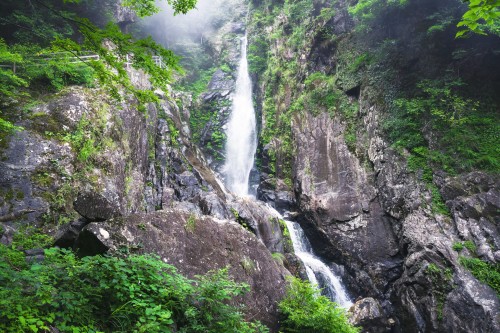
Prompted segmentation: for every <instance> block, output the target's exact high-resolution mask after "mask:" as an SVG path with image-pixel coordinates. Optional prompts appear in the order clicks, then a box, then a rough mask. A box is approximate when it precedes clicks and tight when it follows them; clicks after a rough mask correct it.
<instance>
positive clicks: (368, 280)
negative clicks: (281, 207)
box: [250, 1, 500, 332]
mask: <svg viewBox="0 0 500 333" xmlns="http://www.w3.org/2000/svg"><path fill="white" fill-rule="evenodd" d="M253 3H254V4H255V6H254V15H253V18H252V23H251V27H252V29H253V30H252V34H251V38H250V40H251V42H252V41H254V43H256V44H255V45H257V43H258V41H259V40H260V39H264V40H265V41H266V43H267V45H269V48H270V50H269V53H268V55H267V56H266V57H265V61H266V62H267V69H266V71H261V72H259V73H257V75H256V77H257V78H258V79H259V81H258V84H257V87H256V89H257V92H258V93H259V94H260V97H259V99H260V100H261V101H262V106H263V130H262V133H261V140H260V143H261V148H262V149H261V153H262V154H263V155H262V160H263V161H264V162H265V163H263V166H264V174H263V179H262V183H261V189H265V191H262V190H261V191H260V193H266V191H267V192H269V191H270V189H271V190H272V189H273V186H274V190H275V191H278V192H277V193H279V192H282V191H283V190H288V191H290V192H293V196H294V198H295V202H296V205H297V208H296V209H297V213H298V214H297V220H298V221H299V222H300V223H301V225H302V226H303V228H304V229H305V231H306V233H307V234H308V236H309V237H310V238H311V240H312V244H313V247H314V248H315V251H316V252H317V253H318V254H320V255H321V256H323V257H324V258H327V259H329V260H331V261H333V262H335V263H337V264H340V265H342V266H343V267H344V270H342V269H339V270H338V271H339V273H341V272H342V271H344V272H345V274H344V281H345V282H346V283H347V284H348V286H349V290H350V291H351V292H352V294H353V295H357V296H362V297H366V296H370V297H374V298H375V299H377V300H378V301H379V302H380V304H381V305H382V307H383V309H384V311H385V314H386V316H387V317H390V318H389V319H387V318H385V319H383V318H382V320H381V322H379V323H378V324H373V323H370V324H371V325H373V326H371V327H370V324H369V325H368V326H367V327H366V329H367V331H374V330H377V331H381V332H386V331H396V332H495V331H497V330H499V329H500V322H499V316H498V315H499V313H500V302H499V299H498V296H497V294H496V292H495V291H494V290H493V289H491V288H489V287H488V286H486V285H484V284H482V283H480V282H479V281H478V280H477V279H475V278H474V277H473V276H472V274H471V273H470V272H469V271H467V270H466V269H465V268H464V267H463V266H462V265H461V264H459V254H458V253H457V252H456V251H454V250H453V249H452V248H453V245H454V244H456V243H457V242H463V241H472V242H473V243H475V244H476V246H477V255H478V256H479V257H480V258H481V259H483V260H486V261H487V262H490V263H491V264H493V265H494V264H496V263H497V262H498V258H496V257H495V254H496V253H498V249H499V247H498V244H499V238H498V222H499V221H498V208H499V207H500V196H499V195H500V193H499V179H498V173H495V172H494V173H493V174H488V173H483V172H472V173H469V172H464V173H463V175H459V176H453V175H450V174H446V173H445V172H443V171H442V170H436V169H435V170H434V176H433V177H431V179H433V182H432V180H431V182H432V183H433V184H434V186H436V187H435V191H437V190H439V191H440V195H442V197H443V202H445V203H446V206H447V207H448V208H449V209H450V212H449V213H444V212H443V211H438V210H437V209H436V200H437V199H436V193H435V192H433V189H434V187H433V186H430V187H429V185H428V184H427V183H426V182H427V181H426V180H425V174H423V172H424V173H425V171H426V170H425V168H424V169H423V170H422V169H420V170H415V169H414V168H411V167H410V166H409V165H408V163H407V161H408V160H411V158H412V155H411V153H410V152H409V151H405V150H404V149H403V150H401V149H400V148H397V147H394V145H393V142H391V140H390V139H389V138H388V135H387V131H386V128H385V127H384V122H385V120H386V119H387V117H390V116H388V115H389V114H390V111H389V110H390V107H391V105H393V103H394V100H395V99H396V97H397V96H401V95H404V94H405V93H408V91H411V90H412V89H413V88H412V87H413V85H414V84H415V82H418V81H420V80H422V79H429V78H433V77H436V76H439V75H444V74H443V72H445V71H444V69H443V68H454V69H455V70H459V71H460V70H461V66H463V63H462V64H460V63H457V62H453V61H452V60H451V57H450V55H451V54H452V53H453V52H454V50H455V51H456V50H457V49H460V48H463V47H464V45H466V46H468V47H471V46H473V47H475V48H476V50H483V48H484V47H485V46H486V45H488V46H487V47H492V46H491V45H494V46H493V49H495V47H496V48H498V45H499V44H498V38H497V39H496V40H495V37H491V38H492V39H491V40H489V41H487V42H485V41H484V40H477V39H476V40H474V39H473V40H472V41H471V40H468V41H456V42H455V41H454V40H453V34H454V32H453V26H451V25H450V26H448V27H446V28H444V31H441V32H438V33H437V35H433V34H429V33H428V32H427V29H429V26H430V25H432V24H433V23H434V22H433V21H432V19H430V18H429V17H430V15H431V14H432V12H433V11H435V10H437V9H436V7H437V8H441V9H442V8H443V7H446V6H448V8H449V12H451V13H454V14H451V15H452V16H453V15H457V13H460V12H461V10H460V4H459V3H458V2H456V1H448V2H446V3H443V4H439V5H437V4H435V3H432V4H431V3H430V2H429V3H427V2H425V3H421V2H420V3H417V2H410V5H409V7H406V8H404V9H401V10H396V9H394V10H392V9H388V10H387V13H386V14H385V15H386V16H383V17H382V18H380V20H379V21H378V22H377V24H378V25H375V26H374V27H372V30H371V31H368V32H366V31H365V32H362V33H359V32H358V31H357V30H355V28H354V27H355V26H356V22H355V20H354V19H353V18H352V17H351V16H350V15H349V13H348V11H347V6H348V5H349V4H352V3H351V2H347V1H289V2H285V3H284V4H282V3H281V2H276V1H275V2H271V1H254V2H253ZM441 6H443V7H441ZM391 11H392V12H391ZM396 14H397V15H396ZM384 19H385V20H386V21H385V22H387V23H386V24H384ZM389 22H390V23H389ZM358 23H359V22H358ZM388 38H390V39H388ZM384 40H386V41H385V42H386V43H389V45H397V46H396V47H394V49H391V48H392V46H390V47H389V48H390V49H391V51H390V52H384V51H383V50H384V46H383V41H384ZM491 42H493V44H491ZM377 43H381V44H377ZM391 43H392V44H391ZM454 43H457V44H456V45H455V44H454ZM381 45H382V46H381ZM403 45H404V46H403ZM375 46H376V47H375ZM379 47H380V48H379ZM381 50H382V51H381ZM367 51H368V53H366V52H367ZM476 52H480V51H476ZM482 52H484V54H485V56H484V57H479V58H478V57H468V58H467V57H466V58H467V59H468V61H469V62H472V63H474V64H475V67H474V68H477V70H476V71H475V72H474V75H472V73H471V72H470V70H468V69H466V68H464V69H463V76H462V79H463V80H466V82H467V83H468V84H469V85H471V86H473V87H482V86H483V83H484V82H488V79H489V78H491V77H492V76H493V77H495V75H496V77H498V73H499V72H498V71H497V70H496V69H497V68H496V67H495V66H493V67H491V66H489V64H490V62H489V60H488V59H489V57H491V56H492V55H491V54H489V51H488V49H486V50H484V51H482ZM380 55H382V57H381V58H380ZM371 57H373V58H375V59H373V60H371V63H370V62H369V61H366V59H370V58H371ZM377 57H379V58H377ZM450 61H451V64H450ZM488 66H489V67H488ZM487 71H488V73H486V72H487ZM318 72H319V73H320V74H315V73H318ZM493 72H494V73H493ZM483 80H484V82H483ZM490 82H491V81H490ZM493 82H497V81H496V80H495V81H492V85H493V86H494V87H495V84H494V83H493ZM490 88H491V87H484V89H483V92H486V91H489V92H490V93H491V92H492V90H489V89H490ZM478 89H479V90H481V88H478ZM486 94H488V93H486ZM329 97H331V99H328V98H329ZM496 115H497V118H496V119H497V120H498V110H497V111H496ZM424 135H426V136H427V138H430V139H429V141H432V136H433V134H432V133H426V134H424ZM435 142H437V143H439V142H438V141H435ZM452 184H453V185H452ZM473 184H475V185H473ZM270 185H271V186H270ZM450 192H453V193H454V194H452V195H451V194H450ZM263 197H264V198H273V197H275V196H274V195H269V194H265V196H263ZM288 208H289V209H294V207H293V206H289V207H288ZM460 255H464V252H462V253H460ZM465 255H466V256H467V255H474V253H465Z"/></svg>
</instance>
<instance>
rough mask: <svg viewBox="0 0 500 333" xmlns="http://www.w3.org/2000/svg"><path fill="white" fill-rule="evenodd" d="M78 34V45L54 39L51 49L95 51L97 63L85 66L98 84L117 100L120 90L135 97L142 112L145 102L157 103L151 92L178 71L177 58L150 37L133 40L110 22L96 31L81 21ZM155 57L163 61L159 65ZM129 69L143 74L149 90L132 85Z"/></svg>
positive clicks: (165, 83)
mask: <svg viewBox="0 0 500 333" xmlns="http://www.w3.org/2000/svg"><path fill="white" fill-rule="evenodd" d="M80 32H81V33H82V35H83V37H84V40H83V42H82V43H81V44H79V43H77V42H75V41H73V40H71V39H57V40H56V41H55V42H54V43H53V45H54V47H56V48H59V49H60V50H64V51H67V52H75V50H81V49H86V50H92V52H95V54H96V55H98V56H99V60H91V61H87V62H86V64H87V65H88V66H90V67H91V68H92V69H93V71H94V73H95V75H96V77H97V78H98V80H99V82H100V84H101V85H102V86H104V87H105V88H107V90H108V91H109V93H110V94H111V96H113V97H114V98H116V99H121V98H122V95H121V91H122V90H123V89H124V90H125V92H126V93H131V94H132V95H133V96H134V97H136V98H137V100H138V102H139V105H138V107H139V108H140V109H141V110H145V106H144V105H145V104H146V103H149V102H156V101H157V100H158V97H157V96H156V95H155V93H154V89H160V90H166V89H167V84H169V83H170V80H171V76H172V73H173V72H174V71H177V72H181V68H180V67H179V65H178V57H176V56H175V55H174V54H173V53H172V51H170V50H166V49H164V48H163V47H161V46H160V45H159V44H157V43H156V42H154V41H153V40H152V39H151V38H150V37H148V38H145V39H139V40H134V39H133V38H132V36H131V35H129V34H124V33H122V32H121V30H120V28H119V27H118V26H117V25H116V24H113V23H109V24H108V25H107V26H106V27H105V28H103V29H99V28H98V27H96V26H95V25H93V24H92V23H91V22H90V21H88V20H85V19H81V20H80ZM154 56H157V57H159V58H160V59H161V60H162V66H158V63H157V62H155V59H154V58H153V57H154ZM128 69H136V70H141V71H143V72H144V73H146V74H147V75H148V77H149V82H150V83H151V87H150V86H139V85H137V84H134V83H133V82H132V80H131V78H130V75H129V73H128Z"/></svg>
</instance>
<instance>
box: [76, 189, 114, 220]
mask: <svg viewBox="0 0 500 333" xmlns="http://www.w3.org/2000/svg"><path fill="white" fill-rule="evenodd" d="M73 208H74V209H75V210H76V211H77V212H78V214H80V215H81V216H83V217H84V218H86V219H87V220H88V221H92V222H100V221H106V220H109V219H111V218H113V217H117V216H120V215H121V213H120V210H119V208H118V207H117V205H116V204H115V203H114V202H112V201H110V200H108V199H107V198H105V197H104V196H103V195H101V194H99V193H95V192H81V193H79V194H78V196H77V197H76V200H75V202H74V203H73Z"/></svg>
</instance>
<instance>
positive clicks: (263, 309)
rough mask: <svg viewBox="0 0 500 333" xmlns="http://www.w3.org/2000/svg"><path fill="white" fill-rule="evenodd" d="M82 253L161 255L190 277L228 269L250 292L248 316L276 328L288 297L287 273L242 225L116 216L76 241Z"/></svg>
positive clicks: (172, 214)
mask: <svg viewBox="0 0 500 333" xmlns="http://www.w3.org/2000/svg"><path fill="white" fill-rule="evenodd" d="M77 248H78V251H79V253H81V255H89V254H96V253H103V252H105V251H109V252H111V253H119V252H124V251H130V252H135V253H156V254H158V255H159V256H160V257H161V258H162V259H163V260H164V261H165V262H168V263H170V264H172V265H174V266H176V267H178V269H179V271H180V272H181V273H183V274H185V275H187V276H189V277H193V276H194V275H196V274H205V273H207V272H208V271H209V270H213V269H220V268H224V267H229V271H230V275H231V276H232V277H233V278H234V279H235V280H236V281H238V282H245V283H248V284H249V285H250V287H251V292H250V293H249V294H247V295H245V296H243V297H242V298H241V301H242V302H243V303H244V304H245V305H246V309H245V314H246V316H247V317H248V318H252V319H258V320H261V321H262V322H263V323H265V324H268V325H270V326H271V327H274V328H276V324H277V319H278V317H277V310H276V304H277V302H278V301H279V300H280V299H281V298H282V297H283V295H284V289H285V277H286V276H287V275H288V274H289V273H288V271H287V270H286V269H285V268H284V267H283V266H281V265H279V264H278V263H277V262H276V261H275V260H274V259H273V258H272V257H271V254H270V253H269V251H268V250H267V249H266V247H265V246H264V245H263V244H262V243H261V242H260V241H259V240H258V239H257V238H256V237H255V236H254V235H253V234H252V233H250V232H248V231H246V230H244V229H243V228H242V227H241V226H240V225H238V224H236V223H234V222H231V221H228V220H218V219H215V218H212V217H208V216H201V217H200V216H195V215H194V214H191V213H189V212H185V211H181V210H164V211H158V212H155V213H150V214H138V215H131V216H128V217H122V218H117V219H113V220H109V221H106V222H103V223H91V224H89V225H88V226H87V227H85V229H84V231H83V232H82V233H81V234H80V237H79V239H78V241H77Z"/></svg>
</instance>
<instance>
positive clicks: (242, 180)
mask: <svg viewBox="0 0 500 333" xmlns="http://www.w3.org/2000/svg"><path fill="white" fill-rule="evenodd" d="M226 137H227V140H226V163H225V164H224V169H223V173H224V176H225V184H226V186H227V187H228V188H229V190H230V191H232V192H233V193H235V194H237V195H239V196H246V195H248V179H249V177H250V170H252V167H253V163H254V155H255V150H256V149H257V135H256V121H255V111H254V108H253V101H252V81H251V80H250V75H249V74H248V62H247V38H246V36H245V37H242V38H241V59H240V63H239V65H238V74H237V78H236V92H235V94H234V96H233V105H232V108H231V116H230V118H229V122H228V124H227V130H226Z"/></svg>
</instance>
